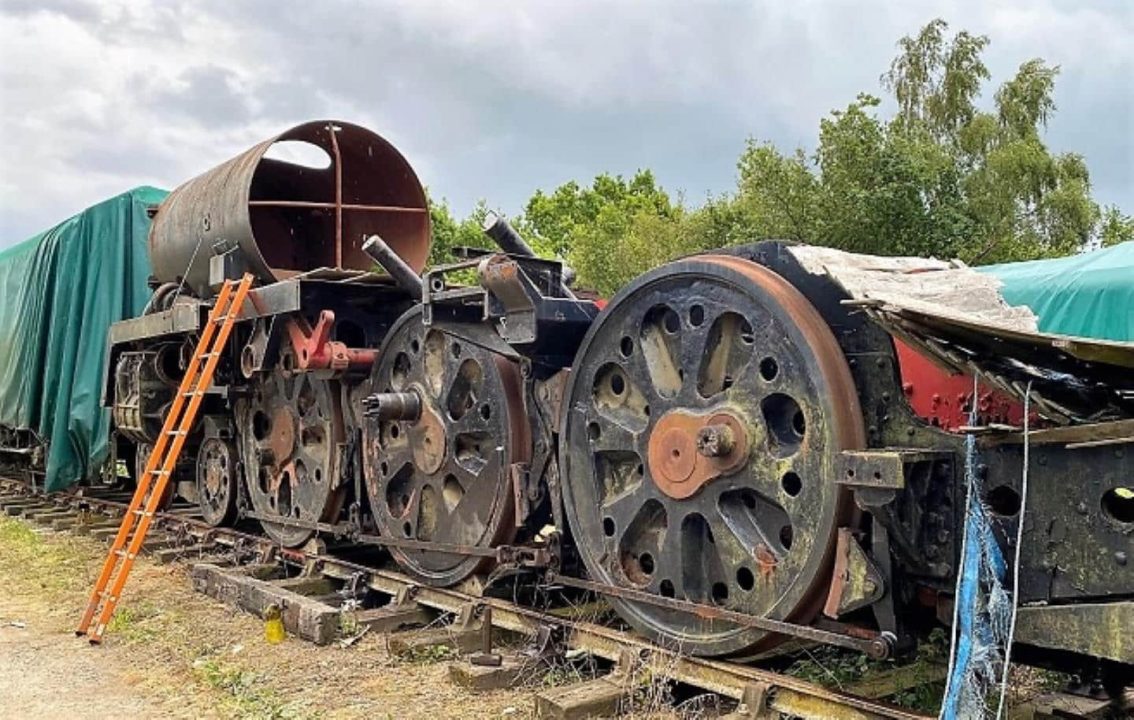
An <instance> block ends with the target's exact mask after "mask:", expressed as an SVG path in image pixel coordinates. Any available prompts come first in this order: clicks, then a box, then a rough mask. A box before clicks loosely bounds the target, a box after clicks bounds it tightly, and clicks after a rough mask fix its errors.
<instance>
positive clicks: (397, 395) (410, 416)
mask: <svg viewBox="0 0 1134 720" xmlns="http://www.w3.org/2000/svg"><path fill="white" fill-rule="evenodd" d="M362 406H363V407H364V408H365V409H366V412H365V414H366V417H368V418H376V419H378V420H410V421H416V420H418V418H420V417H421V395H419V394H418V393H417V392H416V391H414V390H410V391H409V392H385V393H374V394H373V395H368V396H366V397H365V398H364V399H363V400H362Z"/></svg>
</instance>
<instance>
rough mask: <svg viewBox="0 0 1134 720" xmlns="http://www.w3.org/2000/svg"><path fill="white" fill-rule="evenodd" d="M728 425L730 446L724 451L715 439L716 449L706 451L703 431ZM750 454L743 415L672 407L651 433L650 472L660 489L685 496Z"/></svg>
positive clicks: (673, 496) (731, 469) (733, 466)
mask: <svg viewBox="0 0 1134 720" xmlns="http://www.w3.org/2000/svg"><path fill="white" fill-rule="evenodd" d="M722 428H723V429H725V431H726V432H727V434H728V435H729V441H728V443H727V444H728V445H729V446H730V447H728V448H727V450H725V451H723V452H719V451H720V450H722V449H723V447H722V444H721V443H713V444H714V447H713V448H712V450H713V452H714V453H717V454H706V453H705V452H703V451H702V448H701V446H702V445H704V443H702V442H699V439H700V436H701V435H702V431H703V430H706V429H713V430H715V431H716V432H717V433H720V432H721V429H722ZM747 458H748V430H747V428H746V426H745V424H744V423H743V422H741V420H740V418H738V417H737V416H736V415H734V414H732V412H730V411H720V412H712V413H707V414H699V415H698V414H694V413H691V412H688V411H686V410H684V409H678V410H673V411H671V412H669V413H667V414H666V415H665V416H664V417H662V418H661V419H660V420H658V423H657V425H655V426H654V429H653V430H652V431H651V433H650V440H649V463H650V475H651V477H652V478H653V480H654V483H655V484H656V485H657V486H658V489H659V490H661V491H662V492H663V493H665V494H666V495H668V496H669V497H671V498H674V499H676V500H682V499H684V498H687V497H691V496H693V495H694V494H696V493H697V492H698V491H699V490H700V489H701V488H702V487H704V486H705V484H706V483H709V482H711V481H712V480H715V479H716V478H718V477H720V476H721V475H724V474H726V473H729V472H732V471H734V470H736V469H738V468H739V467H741V466H742V465H743V464H744V461H745V460H746V459H747Z"/></svg>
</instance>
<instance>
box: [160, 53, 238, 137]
mask: <svg viewBox="0 0 1134 720" xmlns="http://www.w3.org/2000/svg"><path fill="white" fill-rule="evenodd" d="M149 92H151V93H153V98H152V99H147V100H148V101H150V102H153V103H154V104H156V105H158V106H159V107H162V108H164V109H165V110H167V111H169V112H171V113H180V114H182V115H184V116H186V117H189V118H192V119H194V120H196V121H197V122H199V123H201V124H202V125H204V126H206V127H225V126H232V125H242V124H244V123H246V122H247V121H248V120H249V118H250V117H251V116H252V109H251V107H250V106H249V99H248V97H247V96H246V95H245V94H244V93H243V92H242V91H241V89H240V80H239V78H238V77H237V76H236V74H235V73H234V72H232V71H231V70H228V69H225V68H222V67H218V66H216V65H202V66H199V67H193V68H189V69H187V70H185V71H184V72H182V73H181V75H180V76H179V77H178V78H177V82H176V84H175V85H174V86H173V87H166V86H162V87H159V88H154V87H151V88H149Z"/></svg>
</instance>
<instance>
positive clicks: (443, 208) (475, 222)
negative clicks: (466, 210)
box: [429, 200, 492, 266]
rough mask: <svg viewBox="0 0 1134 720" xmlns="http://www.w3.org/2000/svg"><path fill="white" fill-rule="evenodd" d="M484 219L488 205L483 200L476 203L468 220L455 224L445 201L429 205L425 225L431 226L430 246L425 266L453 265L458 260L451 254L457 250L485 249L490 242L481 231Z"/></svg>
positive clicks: (455, 221) (430, 202)
mask: <svg viewBox="0 0 1134 720" xmlns="http://www.w3.org/2000/svg"><path fill="white" fill-rule="evenodd" d="M487 215H488V205H487V204H485V202H484V201H483V200H480V201H478V202H477V204H476V207H475V208H473V211H472V213H471V214H470V215H469V217H467V218H465V219H464V220H461V221H457V220H456V219H454V217H453V213H452V211H451V210H450V209H449V203H447V202H446V201H445V200H441V201H440V202H435V201H433V200H430V201H429V221H430V223H431V224H432V225H433V246H432V247H431V248H430V250H429V265H430V266H433V265H441V264H444V263H451V262H456V261H457V260H459V259H460V258H458V257H457V256H455V255H454V254H453V250H455V249H456V248H459V247H478V248H482V247H488V246H490V245H491V244H492V241H491V240H489V239H488V237H486V236H485V234H484V231H483V230H482V228H483V226H484V219H485V217H487Z"/></svg>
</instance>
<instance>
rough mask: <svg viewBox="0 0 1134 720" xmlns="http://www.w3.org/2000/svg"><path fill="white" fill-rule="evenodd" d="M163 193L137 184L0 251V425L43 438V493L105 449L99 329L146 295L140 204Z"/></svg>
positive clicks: (80, 473)
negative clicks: (45, 445) (45, 449)
mask: <svg viewBox="0 0 1134 720" xmlns="http://www.w3.org/2000/svg"><path fill="white" fill-rule="evenodd" d="M165 195H166V193H165V191H162V190H158V189H156V188H151V187H140V188H136V189H134V190H131V191H129V192H126V193H123V194H121V195H119V196H117V197H114V198H111V199H110V200H107V201H105V202H101V203H99V204H98V205H95V206H94V207H91V208H88V209H87V210H84V211H83V212H81V213H79V214H78V215H75V216H74V217H72V218H70V219H68V220H65V221H63V222H62V223H60V224H59V225H56V226H55V227H53V228H52V229H50V230H48V231H47V232H44V233H41V234H39V235H37V236H35V237H33V238H31V239H30V240H27V241H25V242H23V243H21V244H19V245H16V246H15V247H12V248H9V249H7V250H4V251H2V252H0V424H3V425H7V426H8V427H12V428H19V429H26V430H34V431H35V432H36V433H38V434H39V436H40V437H42V438H44V439H47V440H48V441H49V442H48V450H47V488H48V489H49V490H58V489H61V488H64V487H66V486H68V485H71V484H72V483H75V482H77V481H78V480H80V479H82V478H83V477H85V476H87V475H88V474H90V473H92V472H94V471H97V469H98V468H99V467H100V466H101V464H102V463H103V462H104V461H105V460H106V457H107V455H108V453H109V444H108V436H109V428H110V413H109V411H108V410H104V409H103V408H102V407H100V394H101V390H102V376H103V364H104V363H105V362H106V335H107V331H108V330H109V328H110V325H111V323H113V322H116V321H118V320H121V319H123V318H128V317H133V316H135V315H138V314H139V313H141V311H142V308H143V307H144V306H145V304H146V301H147V300H148V299H149V296H150V291H149V288H148V287H147V286H146V279H147V278H148V277H149V274H150V262H149V256H148V253H147V250H146V235H147V233H148V232H149V228H150V220H149V217H148V216H147V215H146V208H147V207H148V206H150V205H153V204H156V203H159V202H161V200H162V198H164V197H165Z"/></svg>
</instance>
